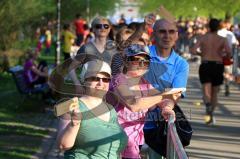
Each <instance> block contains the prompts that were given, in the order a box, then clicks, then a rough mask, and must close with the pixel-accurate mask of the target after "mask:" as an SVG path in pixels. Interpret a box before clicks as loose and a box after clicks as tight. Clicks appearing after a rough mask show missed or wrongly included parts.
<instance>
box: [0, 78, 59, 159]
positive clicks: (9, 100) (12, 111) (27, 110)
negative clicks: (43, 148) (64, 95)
mask: <svg viewBox="0 0 240 159" xmlns="http://www.w3.org/2000/svg"><path fill="white" fill-rule="evenodd" d="M0 81H1V83H0V158H4V159H27V158H31V156H32V155H33V154H35V153H37V152H38V150H39V147H40V145H41V141H42V139H43V138H44V137H46V136H47V135H48V134H49V132H50V130H51V129H50V128H51V121H52V120H53V118H54V117H53V115H51V114H45V113H42V112H39V111H40V110H42V109H40V108H41V107H42V106H43V104H44V103H43V102H41V101H40V100H39V99H38V98H33V99H27V100H26V101H24V102H23V103H21V101H22V96H20V95H19V93H18V92H17V90H16V88H15V83H14V81H13V80H12V77H11V75H10V74H6V73H5V74H0Z"/></svg>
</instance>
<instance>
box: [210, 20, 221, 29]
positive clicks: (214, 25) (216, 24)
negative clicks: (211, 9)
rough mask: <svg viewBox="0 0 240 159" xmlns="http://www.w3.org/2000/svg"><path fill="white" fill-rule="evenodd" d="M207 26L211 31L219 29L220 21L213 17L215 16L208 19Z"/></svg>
mask: <svg viewBox="0 0 240 159" xmlns="http://www.w3.org/2000/svg"><path fill="white" fill-rule="evenodd" d="M208 26H209V29H210V31H211V32H216V31H218V29H219V26H220V21H219V20H218V19H215V18H213V19H210V21H209V25H208Z"/></svg>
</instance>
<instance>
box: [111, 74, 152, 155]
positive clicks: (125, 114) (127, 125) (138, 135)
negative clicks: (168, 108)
mask: <svg viewBox="0 0 240 159" xmlns="http://www.w3.org/2000/svg"><path fill="white" fill-rule="evenodd" d="M123 84H126V85H128V82H127V79H126V77H125V75H124V74H118V75H116V76H115V77H114V78H113V80H112V82H111V85H110V90H114V89H116V88H117V87H118V86H119V85H123ZM149 85H150V84H148V83H147V81H145V80H144V79H141V80H140V83H139V87H140V90H141V92H142V96H147V94H148V90H149ZM115 109H116V111H117V114H118V122H119V124H120V125H121V126H122V128H123V129H124V131H125V132H126V134H127V135H128V144H127V146H126V148H125V149H124V151H123V152H122V153H121V155H122V157H125V158H140V155H139V152H140V150H139V145H143V144H144V134H143V126H144V120H145V115H146V112H147V110H142V111H140V112H132V111H131V110H130V109H128V108H127V106H125V105H124V104H123V103H121V102H118V104H117V105H115Z"/></svg>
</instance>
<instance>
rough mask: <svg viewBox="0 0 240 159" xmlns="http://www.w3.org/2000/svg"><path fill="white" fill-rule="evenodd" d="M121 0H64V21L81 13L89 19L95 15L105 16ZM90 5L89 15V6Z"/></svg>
mask: <svg viewBox="0 0 240 159" xmlns="http://www.w3.org/2000/svg"><path fill="white" fill-rule="evenodd" d="M117 2H120V0H110V1H109V0H71V1H69V0H62V5H61V6H62V7H61V14H62V19H63V21H69V20H71V19H73V18H74V17H75V15H76V13H79V14H81V15H82V17H84V18H85V19H87V17H88V16H89V18H90V19H92V18H93V17H94V16H95V15H102V16H105V15H107V13H108V12H109V11H112V10H114V9H115V3H117ZM88 7H89V15H88V13H87V8H88Z"/></svg>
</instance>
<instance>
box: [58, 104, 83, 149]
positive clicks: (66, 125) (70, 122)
mask: <svg viewBox="0 0 240 159" xmlns="http://www.w3.org/2000/svg"><path fill="white" fill-rule="evenodd" d="M81 119H82V118H81V113H80V111H79V108H77V109H75V110H74V112H73V113H68V114H64V115H63V116H62V118H60V121H59V127H58V136H57V145H58V147H59V149H61V150H69V149H71V148H72V147H73V146H74V143H75V140H76V137H77V134H78V131H79V129H80V124H81Z"/></svg>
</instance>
